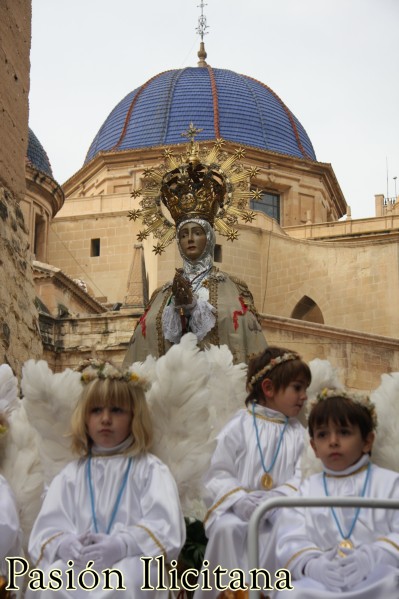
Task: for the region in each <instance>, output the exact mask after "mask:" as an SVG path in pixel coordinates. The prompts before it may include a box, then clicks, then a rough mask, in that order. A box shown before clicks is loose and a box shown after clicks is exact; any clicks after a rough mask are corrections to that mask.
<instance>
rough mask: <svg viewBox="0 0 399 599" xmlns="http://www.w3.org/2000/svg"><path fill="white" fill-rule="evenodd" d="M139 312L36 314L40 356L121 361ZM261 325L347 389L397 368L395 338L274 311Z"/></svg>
mask: <svg viewBox="0 0 399 599" xmlns="http://www.w3.org/2000/svg"><path fill="white" fill-rule="evenodd" d="M139 316H140V314H139V313H138V311H137V310H123V311H122V312H114V313H112V312H108V313H106V314H100V315H93V316H86V317H80V318H64V319H55V318H53V317H51V316H45V315H41V317H40V326H41V330H42V335H43V340H44V344H45V355H44V357H45V359H47V360H48V362H49V364H50V367H51V368H52V369H53V370H54V371H57V372H59V371H61V370H63V369H64V368H74V367H75V366H76V365H77V364H78V363H79V361H80V360H82V359H84V358H87V357H89V356H90V355H92V354H93V353H95V354H96V355H97V356H98V357H101V358H107V359H110V360H112V361H113V362H115V363H116V364H121V363H122V361H123V358H124V356H125V353H126V349H127V345H128V343H129V340H130V337H131V335H132V332H133V330H134V327H135V323H136V322H137V319H138V318H139ZM262 327H263V332H264V334H265V336H266V339H267V341H268V343H269V345H280V346H283V347H287V348H289V349H293V350H295V351H298V352H299V353H300V354H301V356H302V357H303V358H304V359H305V360H306V361H310V360H313V359H314V358H320V359H323V360H329V362H330V363H331V364H332V365H333V366H334V367H335V368H337V370H338V374H339V377H340V379H341V381H342V383H344V384H345V385H346V386H347V387H349V388H350V389H358V390H362V391H371V390H372V389H375V388H376V387H378V385H379V384H380V377H381V374H383V373H384V372H393V371H399V340H398V339H392V338H389V337H382V336H378V335H369V334H365V333H358V332H356V331H353V330H342V329H336V328H334V327H329V326H326V325H320V324H317V325H316V324H314V323H308V322H303V321H300V320H295V319H292V318H281V317H278V316H265V315H262Z"/></svg>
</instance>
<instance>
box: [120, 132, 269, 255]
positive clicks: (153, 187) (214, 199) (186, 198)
mask: <svg viewBox="0 0 399 599" xmlns="http://www.w3.org/2000/svg"><path fill="white" fill-rule="evenodd" d="M200 131H202V129H197V128H196V127H194V125H193V124H192V123H190V126H189V128H188V130H187V131H186V132H185V133H182V135H184V136H185V137H188V138H189V139H190V141H189V143H188V145H187V150H186V153H184V154H182V155H180V156H179V157H177V156H174V154H173V152H172V151H171V150H170V149H165V151H164V162H163V164H162V165H160V166H159V167H155V168H150V169H147V170H145V171H144V184H143V187H142V189H138V190H134V191H133V193H132V197H135V198H136V197H139V196H142V199H141V200H140V205H141V209H136V210H130V211H129V213H128V216H129V218H130V219H131V220H136V219H137V218H141V219H142V222H143V224H144V225H145V229H143V230H142V231H140V232H139V234H138V235H137V238H138V240H139V241H143V240H144V239H146V238H147V237H148V235H149V234H150V233H153V235H154V237H156V238H157V239H158V240H159V241H158V243H157V245H155V246H154V248H153V251H154V252H155V253H156V254H161V253H162V252H163V251H164V249H165V248H166V246H167V245H169V243H171V241H172V240H173V239H174V237H175V234H176V226H177V225H179V223H181V222H182V221H184V220H189V219H190V218H203V219H204V220H207V221H208V222H209V223H210V224H211V225H212V226H213V227H214V228H215V229H216V230H217V231H218V232H219V233H220V234H221V235H224V236H226V237H227V238H228V239H229V240H230V241H234V240H235V239H237V237H238V231H237V230H236V229H235V228H234V225H235V224H236V223H237V222H238V218H242V219H243V220H244V221H245V222H251V221H252V220H253V219H254V218H255V214H254V212H252V211H251V210H249V209H248V201H249V200H250V199H251V198H252V199H259V193H260V192H259V191H258V190H250V188H249V187H250V185H249V182H250V179H251V178H252V177H254V176H255V175H257V173H258V169H257V168H251V169H244V168H243V166H242V165H241V163H240V160H241V158H243V156H244V154H245V151H244V149H243V148H237V149H236V150H235V152H234V154H233V155H230V156H229V155H228V154H226V152H224V151H223V150H222V148H223V145H224V143H225V142H224V140H222V139H217V140H216V142H215V143H214V145H213V147H212V148H211V150H208V149H207V148H203V149H201V148H200V146H199V144H198V142H195V141H194V137H195V135H197V134H198V133H199V132H200ZM162 204H164V205H165V206H166V208H167V209H168V210H169V212H170V215H171V217H172V219H173V220H174V224H173V223H171V222H170V221H169V220H168V219H167V218H166V216H165V215H164V214H163V212H162Z"/></svg>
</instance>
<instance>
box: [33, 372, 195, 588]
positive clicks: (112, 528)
mask: <svg viewBox="0 0 399 599" xmlns="http://www.w3.org/2000/svg"><path fill="white" fill-rule="evenodd" d="M84 366H85V368H84V369H82V381H83V382H84V383H85V387H84V389H83V392H82V396H81V398H80V400H79V402H78V404H77V406H76V408H75V411H74V413H73V416H72V426H71V429H72V445H73V449H74V450H75V452H77V453H78V454H79V455H80V456H81V458H80V459H78V460H76V461H74V462H72V463H70V464H68V465H67V466H66V467H65V468H64V469H63V470H62V471H61V472H60V473H59V474H58V475H57V476H56V477H55V478H54V479H53V481H52V483H51V484H50V487H49V489H48V492H47V494H46V497H45V499H44V502H43V506H42V509H41V511H40V513H39V515H38V517H37V520H36V522H35V524H34V527H33V530H32V533H31V537H30V543H29V553H30V557H31V560H32V562H33V565H34V566H35V567H36V568H40V569H42V570H44V572H45V574H46V581H47V583H48V580H49V579H48V573H49V571H51V570H53V571H54V570H55V569H57V568H58V569H60V570H62V572H63V575H62V583H63V586H62V588H61V589H58V590H50V589H49V590H41V591H35V590H33V589H32V586H30V588H28V591H27V593H26V597H27V598H31V597H36V598H38V597H42V595H43V596H44V597H48V596H54V597H57V599H63V598H65V597H79V598H81V597H85V598H86V597H87V590H84V589H83V588H81V586H80V585H79V584H77V581H78V582H79V580H78V574H79V573H80V572H81V571H82V570H84V569H85V568H86V565H87V564H88V562H94V564H93V565H92V568H91V569H92V570H96V571H97V572H98V573H99V575H100V585H99V586H98V587H97V588H96V589H95V590H91V591H90V592H91V597H94V598H96V597H98V598H100V597H101V598H106V599H111V598H112V599H114V598H120V597H129V598H138V597H146V598H148V599H150V598H151V597H155V596H156V597H160V598H162V597H167V596H168V591H167V590H157V589H156V587H157V575H158V572H159V568H158V566H159V564H160V563H161V562H156V561H155V559H153V560H152V561H151V560H147V561H146V564H147V566H146V570H145V565H144V563H143V561H142V560H141V559H140V558H141V557H147V558H155V557H158V556H162V559H164V563H165V564H167V563H169V562H170V561H171V560H172V559H177V557H178V555H179V552H180V549H181V548H182V546H183V544H184V539H185V527H184V519H183V516H182V512H181V508H180V502H179V497H178V492H177V488H176V485H175V482H174V480H173V478H172V475H171V473H170V471H169V470H168V468H167V466H166V465H165V464H163V463H162V462H161V461H160V460H159V459H158V458H157V457H155V456H153V455H151V454H150V453H148V448H149V446H150V444H151V441H152V423H151V420H150V415H149V411H148V407H147V404H146V400H145V395H144V388H145V384H144V383H145V382H144V381H143V380H142V379H141V378H139V377H138V376H137V375H136V374H134V373H133V372H132V371H131V370H128V371H126V372H121V371H120V370H119V369H117V368H115V367H114V366H113V365H111V364H110V363H108V362H105V363H101V362H98V361H95V360H90V361H89V364H87V362H86V364H85V365H84ZM70 560H71V561H72V562H71V561H70ZM162 564H163V562H162ZM71 565H72V567H73V568H74V574H75V586H76V587H77V590H68V589H67V588H66V585H67V577H66V571H67V568H70V567H71ZM107 568H112V569H116V570H118V571H120V572H121V573H122V574H123V582H124V586H125V587H126V590H125V591H123V590H119V589H117V588H116V587H118V586H119V587H120V584H119V580H118V579H117V577H116V576H111V581H112V582H111V586H112V587H115V588H111V589H108V590H106V589H104V588H103V585H104V576H103V574H101V572H102V571H103V570H104V569H107ZM161 570H162V567H161ZM145 572H146V573H145ZM82 580H83V579H82ZM147 583H148V585H147ZM57 584H58V583H57ZM84 584H85V585H87V584H88V585H91V584H93V578H92V577H91V576H90V575H87V578H86V582H84ZM144 584H146V586H152V587H153V590H142V589H141V587H142V586H143V585H144ZM53 588H54V587H53Z"/></svg>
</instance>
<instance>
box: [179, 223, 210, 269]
mask: <svg viewBox="0 0 399 599" xmlns="http://www.w3.org/2000/svg"><path fill="white" fill-rule="evenodd" d="M179 243H180V247H181V250H182V252H183V254H184V255H185V256H186V258H188V259H189V260H198V258H199V257H200V256H201V254H202V252H203V251H204V249H205V246H206V233H205V231H204V229H203V228H202V227H201V225H199V224H198V223H195V222H191V221H188V222H187V223H185V224H184V225H183V226H182V228H181V229H180V231H179Z"/></svg>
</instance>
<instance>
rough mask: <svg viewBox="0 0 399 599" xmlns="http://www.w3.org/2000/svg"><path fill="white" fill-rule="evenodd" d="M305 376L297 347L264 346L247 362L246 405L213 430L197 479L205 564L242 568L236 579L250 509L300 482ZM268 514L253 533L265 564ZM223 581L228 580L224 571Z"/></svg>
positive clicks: (202, 593)
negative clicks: (208, 456)
mask: <svg viewBox="0 0 399 599" xmlns="http://www.w3.org/2000/svg"><path fill="white" fill-rule="evenodd" d="M310 381H311V373H310V369H309V367H308V365H307V364H306V363H305V362H303V361H302V359H301V358H300V356H299V355H298V354H297V353H296V352H293V351H290V350H288V349H284V348H278V347H269V348H267V349H266V350H265V351H263V352H262V353H261V354H259V355H258V356H256V357H254V358H253V359H252V360H251V361H250V362H249V365H248V373H247V390H248V392H249V393H248V397H247V399H246V407H245V408H243V409H240V410H239V411H238V412H237V413H236V414H235V415H234V416H233V418H232V419H231V420H230V421H229V422H228V423H227V425H226V426H225V427H224V428H223V429H222V431H221V432H220V434H219V436H218V439H217V447H216V449H215V452H214V454H213V456H212V460H211V465H210V468H209V470H208V472H207V474H206V476H205V480H204V484H205V501H206V503H207V507H208V512H207V515H206V517H205V521H204V525H205V532H206V535H207V537H208V539H209V541H208V545H207V548H206V553H205V560H206V563H207V564H208V565H207V567H208V568H209V570H210V571H214V570H215V568H216V567H217V566H221V567H222V568H225V569H226V571H227V572H231V571H232V570H233V569H235V570H236V569H238V568H239V569H241V570H242V571H243V572H244V574H245V584H244V585H241V586H245V585H248V584H249V580H248V574H247V573H248V560H247V529H248V521H249V519H250V517H251V515H252V513H253V511H254V510H255V508H256V507H257V506H258V505H259V504H260V503H261V502H262V501H264V500H266V499H267V498H270V497H275V496H287V495H291V494H293V493H295V492H296V490H297V488H298V486H299V483H300V470H299V460H300V456H301V453H302V450H303V447H304V436H305V429H304V427H303V426H302V424H301V423H300V422H299V420H298V418H297V417H298V414H299V412H300V410H301V408H302V407H303V405H304V403H305V401H306V399H307V395H306V390H307V387H308V386H309V384H310ZM275 519H276V512H274V513H272V514H269V516H268V518H267V520H265V521H264V522H263V524H262V528H261V532H260V535H261V538H260V541H259V546H260V548H261V557H260V563H261V565H262V567H264V568H267V569H268V570H270V571H272V570H273V564H274V556H273V554H274V543H273V540H272V525H273V524H274V522H275ZM204 563H205V562H204ZM223 584H227V585H228V584H229V579H228V576H225V578H224V581H223ZM211 586H212V585H211ZM219 592H220V588H219V589H218V588H215V587H213V588H212V589H210V590H203V589H198V590H197V591H196V593H195V599H199V598H201V599H206V598H209V599H210V598H215V597H217V596H218V595H219ZM222 596H223V595H222ZM227 596H230V595H226V597H227Z"/></svg>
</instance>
